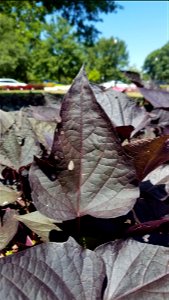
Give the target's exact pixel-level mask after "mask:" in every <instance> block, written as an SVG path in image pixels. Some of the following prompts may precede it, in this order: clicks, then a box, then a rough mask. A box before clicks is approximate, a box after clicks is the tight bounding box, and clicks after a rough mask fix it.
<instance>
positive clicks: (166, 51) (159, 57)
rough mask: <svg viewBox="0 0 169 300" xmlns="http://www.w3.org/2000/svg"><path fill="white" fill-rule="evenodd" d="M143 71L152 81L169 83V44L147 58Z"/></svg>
mask: <svg viewBox="0 0 169 300" xmlns="http://www.w3.org/2000/svg"><path fill="white" fill-rule="evenodd" d="M143 70H144V72H145V74H147V75H149V76H150V78H151V79H153V80H155V81H162V82H166V83H169V42H168V43H167V44H165V45H164V46H163V47H162V48H160V49H157V50H155V51H153V52H151V53H150V54H149V55H148V56H147V58H146V59H145V62H144V65H143Z"/></svg>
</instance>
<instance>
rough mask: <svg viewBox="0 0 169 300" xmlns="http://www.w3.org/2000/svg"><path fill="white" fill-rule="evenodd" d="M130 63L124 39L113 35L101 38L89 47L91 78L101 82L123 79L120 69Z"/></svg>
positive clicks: (88, 68) (88, 58)
mask: <svg viewBox="0 0 169 300" xmlns="http://www.w3.org/2000/svg"><path fill="white" fill-rule="evenodd" d="M127 64H128V53H127V50H126V45H125V43H124V41H122V40H117V39H115V38H113V37H111V38H109V39H105V38H101V39H100V40H98V42H97V43H96V44H95V45H94V46H93V47H89V48H88V49H87V63H86V65H87V66H86V68H87V73H88V76H89V80H92V81H96V82H101V81H107V80H112V79H121V78H122V77H123V75H122V74H121V72H120V71H119V70H120V69H122V68H124V67H126V66H127Z"/></svg>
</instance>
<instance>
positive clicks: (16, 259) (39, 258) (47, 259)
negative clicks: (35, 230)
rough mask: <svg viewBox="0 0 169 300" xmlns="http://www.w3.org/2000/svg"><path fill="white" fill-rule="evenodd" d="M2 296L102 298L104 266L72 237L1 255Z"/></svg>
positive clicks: (9, 299) (13, 298) (42, 299)
mask: <svg viewBox="0 0 169 300" xmlns="http://www.w3.org/2000/svg"><path fill="white" fill-rule="evenodd" d="M0 273H1V280H0V299H6V300H16V299H28V300H33V299H40V300H46V299H48V300H53V299H57V300H60V299H64V300H70V299H76V300H89V299H90V300H96V299H97V300H99V299H101V290H102V285H103V281H104V278H105V267H104V264H103V261H102V259H101V258H99V257H97V255H96V254H95V252H92V251H90V250H83V249H82V248H81V246H79V245H78V244H77V243H76V242H75V241H74V240H73V239H72V238H70V239H69V240H68V242H65V243H46V244H41V245H38V246H36V247H33V248H31V249H28V250H26V251H23V252H20V253H18V254H15V255H12V256H11V257H7V258H2V259H0Z"/></svg>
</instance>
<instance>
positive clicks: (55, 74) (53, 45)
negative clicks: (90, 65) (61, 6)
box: [29, 18, 84, 83]
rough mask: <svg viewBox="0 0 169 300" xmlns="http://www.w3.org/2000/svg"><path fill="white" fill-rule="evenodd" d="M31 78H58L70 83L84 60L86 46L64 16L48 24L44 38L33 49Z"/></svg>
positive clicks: (60, 80)
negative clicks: (81, 42)
mask: <svg viewBox="0 0 169 300" xmlns="http://www.w3.org/2000/svg"><path fill="white" fill-rule="evenodd" d="M31 61H32V68H31V70H30V74H29V77H30V79H31V80H35V79H36V80H43V79H50V80H58V81H59V82H62V83H70V82H71V81H72V79H73V78H74V77H75V76H76V74H77V73H78V71H79V69H80V67H81V65H82V64H83V61H84V47H83V45H81V44H79V43H78V42H77V38H76V34H75V32H74V31H73V30H72V27H71V26H70V25H69V24H68V23H67V21H66V20H65V19H63V18H58V21H57V22H54V20H53V22H51V23H50V24H48V25H46V30H45V32H44V37H43V39H41V40H39V43H37V45H36V47H35V48H34V50H33V51H32V56H31Z"/></svg>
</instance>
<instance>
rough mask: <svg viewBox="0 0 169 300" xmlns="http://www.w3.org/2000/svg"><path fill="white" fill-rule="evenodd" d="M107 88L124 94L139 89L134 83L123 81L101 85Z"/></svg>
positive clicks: (113, 81)
mask: <svg viewBox="0 0 169 300" xmlns="http://www.w3.org/2000/svg"><path fill="white" fill-rule="evenodd" d="M101 85H102V86H104V87H105V88H112V89H113V90H115V91H119V92H123V91H134V90H136V89H137V87H136V85H135V84H134V83H130V84H127V83H124V82H122V81H119V80H118V81H117V80H112V81H108V82H104V83H102V84H101Z"/></svg>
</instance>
